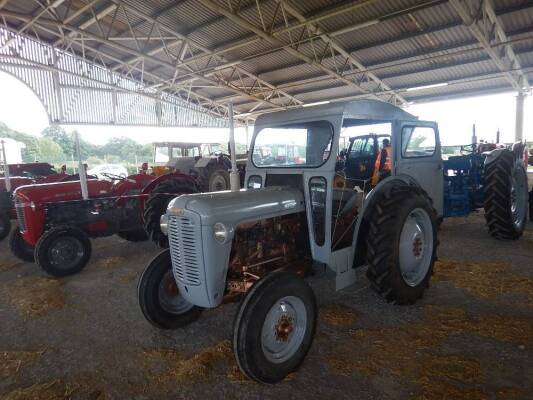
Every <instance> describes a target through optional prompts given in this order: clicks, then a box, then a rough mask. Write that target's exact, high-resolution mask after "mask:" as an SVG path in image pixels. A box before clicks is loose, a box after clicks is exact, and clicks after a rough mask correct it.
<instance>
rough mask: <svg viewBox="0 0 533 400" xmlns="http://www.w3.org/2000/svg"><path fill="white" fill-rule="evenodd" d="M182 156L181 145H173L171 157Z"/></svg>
mask: <svg viewBox="0 0 533 400" xmlns="http://www.w3.org/2000/svg"><path fill="white" fill-rule="evenodd" d="M180 157H183V151H182V149H181V147H173V148H172V158H180Z"/></svg>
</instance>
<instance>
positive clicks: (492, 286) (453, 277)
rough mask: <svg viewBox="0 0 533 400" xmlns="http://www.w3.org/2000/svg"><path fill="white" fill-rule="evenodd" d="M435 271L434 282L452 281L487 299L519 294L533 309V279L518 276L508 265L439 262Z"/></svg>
mask: <svg viewBox="0 0 533 400" xmlns="http://www.w3.org/2000/svg"><path fill="white" fill-rule="evenodd" d="M434 268H435V276H434V277H433V281H434V282H449V283H451V284H452V285H453V286H455V287H458V288H461V289H464V290H466V291H467V292H470V293H471V294H473V295H474V296H478V297H483V298H487V299H494V298H498V297H501V296H502V295H506V294H518V295H521V296H523V297H525V299H526V301H525V303H524V304H526V305H528V306H530V307H532V306H533V279H531V278H528V277H527V276H523V275H519V274H516V273H514V272H513V271H512V268H511V266H510V265H508V264H501V263H462V262H459V261H453V260H439V261H437V262H436V263H435V267H434Z"/></svg>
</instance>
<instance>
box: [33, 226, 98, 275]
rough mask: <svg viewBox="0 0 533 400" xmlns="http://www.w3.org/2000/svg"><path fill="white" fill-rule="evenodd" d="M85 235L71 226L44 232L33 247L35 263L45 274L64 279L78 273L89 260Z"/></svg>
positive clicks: (88, 247)
mask: <svg viewBox="0 0 533 400" xmlns="http://www.w3.org/2000/svg"><path fill="white" fill-rule="evenodd" d="M91 251H92V247H91V241H90V240H89V237H88V236H87V234H86V233H85V232H84V231H82V230H81V229H79V228H75V227H72V226H59V227H56V228H52V229H50V230H49V231H47V232H45V233H44V234H43V236H41V238H40V239H39V241H38V242H37V245H36V246H35V261H36V262H37V265H39V267H41V268H42V269H43V270H44V271H45V272H46V273H48V274H50V275H52V276H55V277H58V278H60V277H64V276H68V275H73V274H75V273H77V272H80V271H81V270H82V269H83V268H84V267H85V266H86V265H87V263H88V262H89V259H90V258H91Z"/></svg>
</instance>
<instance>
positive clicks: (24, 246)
mask: <svg viewBox="0 0 533 400" xmlns="http://www.w3.org/2000/svg"><path fill="white" fill-rule="evenodd" d="M9 248H10V249H11V253H13V255H14V256H15V257H17V258H18V259H20V260H22V261H24V262H35V257H34V255H33V252H34V248H33V246H31V245H29V244H28V243H26V241H25V240H24V238H23V237H22V233H20V230H19V228H18V226H17V227H15V229H13V231H12V232H11V235H10V236H9Z"/></svg>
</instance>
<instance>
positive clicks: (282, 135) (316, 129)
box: [252, 121, 333, 168]
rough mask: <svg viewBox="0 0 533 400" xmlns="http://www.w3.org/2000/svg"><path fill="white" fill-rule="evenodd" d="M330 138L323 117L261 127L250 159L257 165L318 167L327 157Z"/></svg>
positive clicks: (262, 166)
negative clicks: (308, 120) (321, 118)
mask: <svg viewBox="0 0 533 400" xmlns="http://www.w3.org/2000/svg"><path fill="white" fill-rule="evenodd" d="M332 140H333V127H332V126H331V124H330V123H329V122H327V121H315V122H306V123H302V124H290V125H282V126H276V127H272V128H263V129H261V130H260V131H259V133H258V134H257V136H256V138H255V142H254V144H253V150H252V151H253V152H252V162H253V163H254V165H255V166H256V167H260V168H271V167H279V168H308V167H318V166H320V165H322V164H324V163H325V162H326V161H327V159H328V158H329V153H330V148H331V142H332Z"/></svg>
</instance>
